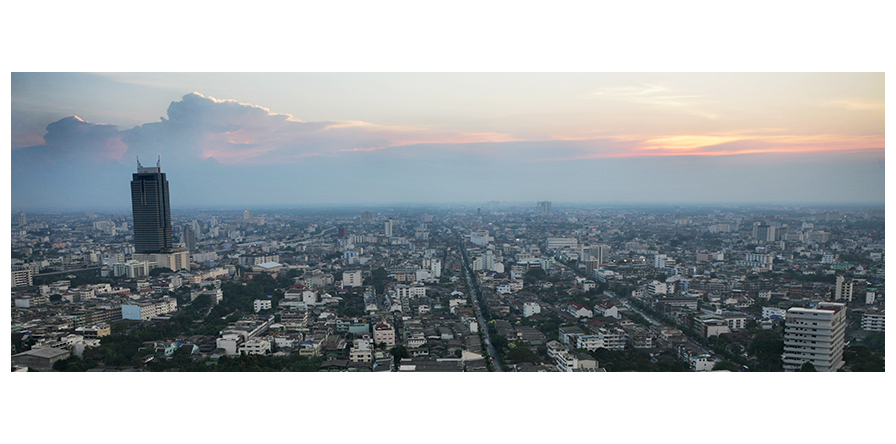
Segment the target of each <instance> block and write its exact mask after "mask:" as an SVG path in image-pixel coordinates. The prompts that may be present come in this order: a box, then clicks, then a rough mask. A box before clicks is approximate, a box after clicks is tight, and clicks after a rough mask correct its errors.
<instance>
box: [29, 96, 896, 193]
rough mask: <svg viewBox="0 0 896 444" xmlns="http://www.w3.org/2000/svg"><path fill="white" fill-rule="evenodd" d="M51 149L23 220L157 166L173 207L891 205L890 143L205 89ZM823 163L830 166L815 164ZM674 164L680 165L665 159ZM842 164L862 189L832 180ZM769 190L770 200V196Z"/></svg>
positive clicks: (41, 151) (120, 188) (44, 148)
mask: <svg viewBox="0 0 896 444" xmlns="http://www.w3.org/2000/svg"><path fill="white" fill-rule="evenodd" d="M673 93H674V92H670V91H667V90H665V89H664V88H662V87H658V86H648V87H645V88H642V89H637V88H621V89H606V90H601V91H598V92H597V93H595V94H594V95H595V96H596V97H603V98H606V99H609V100H630V101H636V102H640V103H650V104H651V105H652V106H664V107H684V106H685V105H687V106H688V107H690V106H691V103H692V100H693V99H694V98H692V97H686V96H681V95H674V94H673ZM686 102H687V103H686ZM689 110H690V111H693V110H696V108H689ZM690 111H689V112H690ZM705 117H710V116H705ZM43 140H44V144H43V145H35V146H30V147H26V148H21V149H14V150H13V151H12V203H13V209H18V208H23V209H27V208H35V209H37V208H41V209H46V208H65V209H73V208H81V207H85V208H87V207H102V206H109V207H124V208H127V206H128V205H129V201H128V198H129V196H128V192H127V189H128V181H129V180H130V174H131V173H133V172H134V170H135V159H136V158H137V157H139V158H140V159H141V160H142V161H143V162H144V163H149V162H152V161H154V160H155V158H156V156H160V157H161V159H162V169H163V171H165V172H166V173H168V177H169V181H170V182H171V183H172V203H173V204H174V205H178V204H180V205H203V204H204V205H237V206H239V205H244V204H249V203H252V204H267V205H275V204H287V205H289V204H301V203H362V202H377V203H391V202H396V203H398V202H440V201H441V202H461V201H463V202H478V201H485V200H533V201H534V200H554V201H558V202H560V201H567V202H586V201H591V202H600V201H605V202H620V201H623V202H625V201H631V202H663V201H675V202H701V201H707V200H712V201H713V202H734V203H736V202H757V201H762V200H763V198H768V199H772V200H777V201H785V202H800V201H806V202H819V201H826V200H830V201H837V202H842V201H846V200H849V199H856V200H859V201H861V202H876V201H880V202H881V203H882V202H883V188H884V186H883V183H884V182H883V165H882V164H883V135H882V134H881V135H879V136H878V135H870V136H861V137H852V136H843V135H837V134H830V135H828V134H823V135H788V134H782V133H781V132H780V131H779V130H772V131H754V132H751V131H746V130H745V131H741V132H737V133H732V132H727V133H726V132H718V133H715V134H670V135H668V136H663V137H639V136H638V135H620V134H612V133H611V132H608V133H607V134H606V136H604V137H599V138H586V139H575V138H571V139H570V140H561V139H560V138H558V139H555V140H522V139H521V138H520V137H517V136H515V135H513V134H506V133H500V132H450V131H446V130H443V129H434V128H425V127H419V126H396V125H391V126H390V125H378V124H375V123H370V122H361V121H340V122H329V121H327V122H305V121H302V120H300V119H298V118H295V117H293V116H290V115H288V114H279V113H276V112H272V111H271V110H269V109H267V108H264V107H262V106H259V105H254V104H246V103H238V102H236V101H233V100H219V99H215V98H213V97H205V96H203V95H202V94H200V93H196V92H193V93H190V94H186V95H184V96H183V97H182V98H181V100H179V101H174V102H171V104H170V105H169V106H168V109H167V112H166V117H162V118H161V119H160V120H159V121H157V122H150V123H145V124H142V125H139V126H135V127H133V128H129V129H123V128H120V127H118V126H116V125H109V124H101V123H91V122H89V121H87V120H86V119H83V118H81V117H77V116H71V117H67V118H64V119H61V120H59V121H56V122H53V123H50V124H49V125H48V126H47V128H46V134H45V135H44V136H43ZM824 152H832V153H834V154H832V155H831V156H819V153H824ZM838 153H839V154H838ZM856 153H859V154H856ZM670 156H671V157H674V158H678V160H676V161H675V162H669V161H668V160H667V159H666V158H668V157H670ZM832 156H833V157H832ZM689 157H690V158H699V159H685V158H689ZM711 158H715V159H711ZM721 158H725V159H721ZM834 158H836V160H833V159H834ZM672 165H677V167H672ZM878 166H879V168H878ZM783 167H786V168H792V169H793V170H792V171H782V170H781V169H782V168H783ZM838 167H839V168H841V171H844V172H849V174H851V175H852V176H849V175H844V174H839V173H836V174H828V172H829V171H831V169H832V168H838ZM720 171H721V172H723V173H720ZM820 178H824V181H820V180H819V179H820ZM815 182H818V183H817V184H815V185H814V186H813V188H812V189H809V190H806V189H804V184H806V183H815ZM708 183H711V184H712V186H711V187H707V184H708ZM758 183H762V184H763V185H761V186H758V185H757V184H758ZM766 184H767V185H766ZM757 187H759V188H763V189H765V188H768V189H767V190H766V191H765V193H766V195H765V196H763V194H762V193H757V192H756V191H757V190H756V188H757Z"/></svg>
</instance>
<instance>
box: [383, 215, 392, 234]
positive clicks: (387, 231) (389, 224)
mask: <svg viewBox="0 0 896 444" xmlns="http://www.w3.org/2000/svg"><path fill="white" fill-rule="evenodd" d="M383 229H384V231H385V234H386V237H392V219H389V220H387V221H386V222H385V224H384V227H383Z"/></svg>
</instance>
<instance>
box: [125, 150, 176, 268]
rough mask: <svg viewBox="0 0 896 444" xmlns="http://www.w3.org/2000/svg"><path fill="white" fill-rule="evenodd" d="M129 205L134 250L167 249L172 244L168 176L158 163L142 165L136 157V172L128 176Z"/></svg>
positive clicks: (169, 248) (157, 251) (155, 250)
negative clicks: (150, 165)
mask: <svg viewBox="0 0 896 444" xmlns="http://www.w3.org/2000/svg"><path fill="white" fill-rule="evenodd" d="M131 205H132V206H133V210H134V252H135V253H162V252H168V251H170V250H171V248H172V246H173V245H172V242H171V204H170V203H169V201H168V180H167V179H166V178H165V173H163V172H162V168H161V166H160V165H159V163H156V166H155V168H144V167H143V165H140V161H139V160H138V161H137V174H134V179H133V180H131Z"/></svg>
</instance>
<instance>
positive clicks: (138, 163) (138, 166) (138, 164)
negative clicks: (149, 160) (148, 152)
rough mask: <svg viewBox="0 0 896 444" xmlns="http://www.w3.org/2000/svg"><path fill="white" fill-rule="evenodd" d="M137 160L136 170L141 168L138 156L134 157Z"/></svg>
mask: <svg viewBox="0 0 896 444" xmlns="http://www.w3.org/2000/svg"><path fill="white" fill-rule="evenodd" d="M135 157H136V158H137V168H143V165H140V156H135Z"/></svg>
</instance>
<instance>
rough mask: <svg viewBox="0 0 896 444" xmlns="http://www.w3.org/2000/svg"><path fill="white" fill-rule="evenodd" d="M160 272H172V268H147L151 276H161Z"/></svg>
mask: <svg viewBox="0 0 896 444" xmlns="http://www.w3.org/2000/svg"><path fill="white" fill-rule="evenodd" d="M162 273H174V270H172V269H170V268H168V267H158V268H153V269H152V270H149V275H150V276H151V277H158V276H161V275H162Z"/></svg>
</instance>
